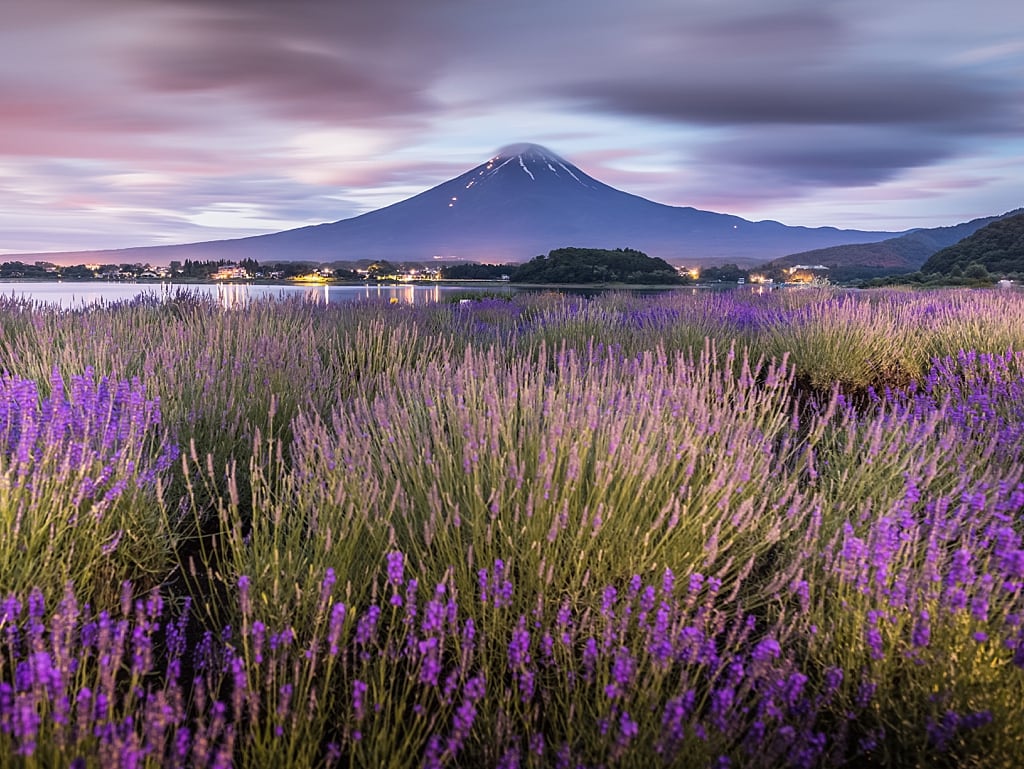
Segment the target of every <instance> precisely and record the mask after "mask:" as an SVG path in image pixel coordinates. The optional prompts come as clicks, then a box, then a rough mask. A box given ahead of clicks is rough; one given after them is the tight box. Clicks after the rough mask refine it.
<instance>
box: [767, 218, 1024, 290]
mask: <svg viewBox="0 0 1024 769" xmlns="http://www.w3.org/2000/svg"><path fill="white" fill-rule="evenodd" d="M1018 212H1019V210H1018V211H1011V212H1009V213H1006V214H1002V215H1001V216H988V217H985V218H982V219H972V220H971V221H969V222H962V223H961V224H956V225H953V226H951V227H933V228H930V229H919V230H912V231H911V232H908V233H906V234H905V235H900V236H899V237H896V238H888V239H887V240H880V241H876V242H872V243H851V244H849V245H844V246H832V247H830V248H819V249H815V250H812V251H802V252H800V253H796V254H788V255H787V256H784V257H781V258H779V259H775V260H773V261H772V262H770V263H769V264H768V265H766V267H767V268H768V269H773V268H781V267H791V266H792V265H794V264H823V265H825V266H826V267H828V268H829V269H830V277H832V278H834V279H835V280H850V279H853V278H871V277H876V276H880V275H895V274H898V273H903V272H914V271H915V270H919V269H921V267H922V265H924V264H925V262H926V261H927V260H928V258H929V257H930V256H932V254H934V253H935V252H937V251H939V250H940V249H943V248H945V247H947V246H951V245H953V244H954V243H957V242H959V241H960V240H962V239H963V238H966V237H967V236H968V235H971V234H973V233H975V232H977V231H978V230H980V229H981V228H983V227H985V226H986V225H988V224H991V223H992V222H996V221H999V220H1000V219H1003V218H1005V217H1008V216H1012V215H1013V214H1015V213H1018Z"/></svg>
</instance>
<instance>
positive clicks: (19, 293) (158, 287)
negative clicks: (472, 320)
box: [0, 281, 517, 309]
mask: <svg viewBox="0 0 1024 769" xmlns="http://www.w3.org/2000/svg"><path fill="white" fill-rule="evenodd" d="M179 291H188V292H191V293H194V294H199V295H202V296H212V297H214V298H216V299H217V301H218V302H220V304H221V305H223V306H224V307H237V306H240V305H243V304H245V303H247V302H250V301H253V300H258V299H266V298H271V299H284V298H290V297H300V298H302V299H306V300H308V301H311V302H317V303H329V304H335V303H338V304H340V303H345V302H358V301H380V302H387V303H391V304H417V305H419V304H430V303H433V302H440V301H444V300H445V299H447V298H450V297H452V296H455V295H458V294H465V293H467V292H468V293H472V292H474V291H487V292H498V293H509V294H512V293H516V291H517V289H515V288H513V287H511V286H495V285H493V284H489V285H487V286H481V287H480V288H479V289H475V288H473V287H469V286H449V285H444V286H442V285H438V284H433V283H424V284H414V283H401V284H389V285H379V286H378V285H372V286H371V285H367V286H328V285H318V286H317V285H313V286H297V285H265V284H259V285H257V284H252V283H118V282H109V283H108V282H103V281H83V282H75V281H40V282H29V281H24V282H15V281H0V296H5V297H11V296H14V297H16V298H23V299H28V300H30V301H33V302H39V303H41V304H48V305H54V306H57V307H61V308H63V309H76V308H80V307H84V306H86V305H91V304H98V303H103V304H111V303H114V302H123V301H128V300H131V299H134V298H135V297H137V296H140V295H142V294H148V295H151V296H156V297H171V296H174V295H175V294H177V293H178V292H179Z"/></svg>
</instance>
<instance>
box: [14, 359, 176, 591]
mask: <svg viewBox="0 0 1024 769" xmlns="http://www.w3.org/2000/svg"><path fill="white" fill-rule="evenodd" d="M48 384H49V390H50V392H51V394H50V395H49V396H48V397H43V396H42V395H41V394H40V392H39V388H38V387H37V385H36V383H35V382H34V381H32V380H26V379H19V378H17V377H14V376H11V375H3V376H2V377H0V510H2V511H3V532H2V536H0V590H2V591H4V592H7V591H17V592H22V593H27V592H28V590H29V589H30V588H31V587H36V588H38V589H40V590H42V591H43V593H44V594H45V595H46V596H49V597H53V596H55V595H59V594H60V593H61V592H62V591H63V588H64V584H65V583H67V582H68V581H74V582H75V583H76V584H77V585H78V586H79V588H80V589H81V590H82V591H84V592H85V593H86V594H87V595H88V596H89V597H90V600H91V599H97V600H99V599H102V598H103V597H104V596H106V597H107V598H109V597H110V591H111V589H113V590H114V591H115V594H116V590H117V588H116V586H117V585H119V584H120V582H121V581H123V580H126V579H131V580H137V581H139V582H140V583H142V584H146V583H147V582H148V583H149V584H154V583H156V582H159V581H161V580H162V579H164V578H165V576H166V575H167V574H168V572H169V571H170V570H171V568H172V558H173V551H174V532H173V526H172V523H171V522H170V521H169V520H168V518H167V516H166V515H165V514H164V512H163V509H162V501H161V495H160V492H161V486H160V482H161V477H162V475H163V474H164V473H165V471H166V470H167V469H168V467H169V466H170V465H171V463H172V462H173V461H174V459H175V457H176V451H177V450H176V448H175V447H174V446H173V444H169V443H167V442H166V440H165V437H164V432H163V429H162V425H161V422H160V412H159V409H158V404H157V402H156V401H154V400H150V399H148V398H147V397H146V393H145V390H144V388H143V386H142V384H141V382H139V381H138V380H135V381H117V380H110V379H107V378H106V377H97V376H96V374H95V373H94V372H93V371H91V370H86V371H85V373H84V374H82V375H79V376H75V377H72V378H71V379H70V380H68V381H65V380H64V379H63V377H61V376H60V374H59V373H57V372H54V373H53V376H52V379H51V380H50V381H49V383H48ZM112 586H114V587H113V588H112Z"/></svg>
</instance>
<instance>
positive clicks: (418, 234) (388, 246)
mask: <svg viewBox="0 0 1024 769" xmlns="http://www.w3.org/2000/svg"><path fill="white" fill-rule="evenodd" d="M892 234H893V233H887V232H864V231H858V230H839V229H835V228H832V227H819V228H807V227H787V226H785V225H783V224H780V223H779V222H773V221H763V222H751V221H747V220H746V219H742V218H740V217H738V216H730V215H728V214H718V213H713V212H709V211H700V210H698V209H695V208H690V207H674V206H667V205H663V204H661V203H655V202H652V201H650V200H646V199H645V198H641V197H638V196H636V195H631V194H629V193H626V192H623V191H621V190H617V189H615V188H614V187H610V186H608V185H607V184H603V183H602V182H599V181H597V180H596V179H594V178H592V177H590V176H588V175H587V174H585V173H584V172H583V171H581V170H580V169H579V168H577V167H576V166H574V165H572V164H571V163H569V162H567V161H566V160H564V159H563V158H561V157H559V156H558V155H556V154H555V153H553V152H551V151H550V150H547V149H545V148H544V147H541V146H538V145H535V144H516V145H512V146H509V147H506V148H504V149H503V150H501V151H500V152H499V153H498V154H497V155H495V156H494V157H492V158H490V159H489V160H488V161H487V162H485V163H482V164H481V165H479V166H477V167H476V168H473V169H471V170H469V171H467V172H466V173H464V174H462V175H461V176H458V177H456V178H454V179H451V180H449V181H447V182H444V183H443V184H440V185H438V186H436V187H434V188H432V189H429V190H427V191H426V192H423V193H420V194H419V195H416V196H414V197H411V198H409V199H407V200H403V201H401V202H399V203H395V204H393V205H390V206H387V207H386V208H382V209H379V210H376V211H371V212H369V213H366V214H363V215H361V216H356V217H353V218H351V219H344V220H341V221H338V222H332V223H329V224H320V225H314V226H310V227H301V228H299V229H294V230H287V231H285V232H278V233H272V234H269V235H259V236H253V237H248V238H239V239H236V240H224V241H211V242H207V243H192V244H187V245H181V246H156V247H149V248H132V249H122V250H118V251H105V252H92V253H91V254H90V258H91V259H95V260H98V261H101V260H103V259H105V258H106V259H112V260H115V261H121V262H124V261H148V262H151V263H153V262H167V261H168V260H171V259H178V260H183V259H232V260H235V259H241V258H252V259H257V260H260V261H266V260H289V259H303V260H311V261H334V260H356V259H391V260H424V259H430V258H432V257H435V256H455V257H460V258H465V259H472V260H475V261H491V262H513V261H516V262H518V261H525V260H527V259H529V258H531V257H533V256H536V255H537V254H540V253H546V252H548V251H550V250H552V249H554V248H560V247H564V246H579V247H591V248H616V247H630V248H636V249H640V250H642V251H644V252H645V253H647V254H650V255H651V256H654V257H662V258H666V259H672V260H674V261H676V262H690V263H696V262H705V261H708V260H713V259H719V260H721V259H727V260H729V261H738V262H747V263H754V262H757V261H764V260H766V259H771V258H774V257H777V256H782V255H784V254H790V253H793V252H794V251H802V250H807V249H811V248H821V247H825V246H831V245H837V244H842V243H856V242H864V241H870V240H879V239H882V238H884V237H887V236H891V235H892ZM64 256H66V257H67V256H72V255H70V254H66V255H64Z"/></svg>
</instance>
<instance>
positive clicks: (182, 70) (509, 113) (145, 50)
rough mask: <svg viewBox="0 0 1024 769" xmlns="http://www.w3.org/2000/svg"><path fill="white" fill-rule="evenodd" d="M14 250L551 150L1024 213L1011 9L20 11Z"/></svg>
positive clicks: (8, 73) (669, 192) (729, 200)
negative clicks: (527, 150)
mask: <svg viewBox="0 0 1024 769" xmlns="http://www.w3.org/2000/svg"><path fill="white" fill-rule="evenodd" d="M0 11H2V17H0V18H2V19H3V22H2V24H0V253H17V252H38V251H66V250H82V249H90V248H96V249H99V248H120V247H127V246H144V245H158V244H166V243H184V242H195V241H202V240H214V239H221V238H229V237H242V236H246V235H252V234H260V233H264V232H274V231H279V230H283V229H289V228H292V227H299V226H303V225H307V224H314V223H319V222H325V221H337V220H339V219H345V218H348V217H351V216H355V215H358V214H360V213H364V212H366V211H370V210H373V209H376V208H380V207H382V206H385V205H388V204H391V203H394V202H397V201H399V200H402V199H404V198H407V197H410V196H411V195H414V194H416V193H418V192H422V191H423V190H425V189H428V188H429V187H432V186H434V185H436V184H439V183H441V182H443V181H446V180H447V179H449V178H452V177H454V176H457V175H458V174H460V173H463V172H464V171H467V170H469V169H470V168H472V167H473V166H475V165H477V164H479V163H481V162H484V161H485V160H486V159H487V158H489V157H491V156H492V155H494V154H495V152H496V151H497V150H498V148H500V147H502V146H504V145H507V144H512V143H518V142H534V143H538V144H543V145H545V146H546V147H548V148H549V149H551V150H553V151H554V152H556V153H558V154H560V155H561V156H563V157H564V158H566V159H567V160H569V161H571V162H572V163H575V164H576V165H577V166H579V167H580V168H582V169H583V170H584V171H586V172H587V173H589V174H590V175H591V176H594V177H595V178H597V179H600V180H601V181H604V182H606V183H608V184H611V185H612V186H615V187H618V188H620V189H624V190H626V191H628V192H632V193H634V194H637V195H642V196H644V197H647V198H650V199H652V200H656V201H658V202H662V203H668V204H671V205H680V206H694V207H696V208H701V209H705V210H711V211H718V212H722V213H730V214H736V215H739V216H743V217H746V218H748V219H754V220H761V219H774V220H778V221H781V222H783V223H785V224H790V225H806V226H821V225H831V226H838V227H850V228H857V229H884V230H892V231H900V230H905V229H908V228H911V227H932V226H941V225H948V224H954V223H957V222H961V221H967V220H969V219H973V218H977V217H980V216H989V215H993V214H998V213H1003V212H1005V211H1009V210H1011V209H1014V208H1018V207H1021V206H1024V13H1022V12H1021V10H1020V5H1019V0H973V2H970V3H966V2H962V0H955V1H953V0H899V2H895V1H894V0H772V2H764V0H630V2H623V0H516V2H501V3H499V2H496V0H372V1H367V0H32V1H31V2H27V1H23V0H0Z"/></svg>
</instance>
